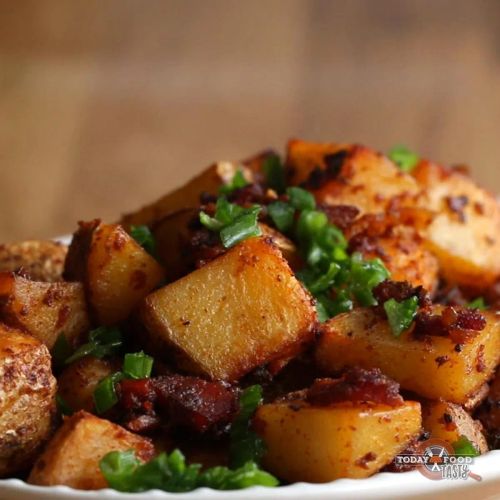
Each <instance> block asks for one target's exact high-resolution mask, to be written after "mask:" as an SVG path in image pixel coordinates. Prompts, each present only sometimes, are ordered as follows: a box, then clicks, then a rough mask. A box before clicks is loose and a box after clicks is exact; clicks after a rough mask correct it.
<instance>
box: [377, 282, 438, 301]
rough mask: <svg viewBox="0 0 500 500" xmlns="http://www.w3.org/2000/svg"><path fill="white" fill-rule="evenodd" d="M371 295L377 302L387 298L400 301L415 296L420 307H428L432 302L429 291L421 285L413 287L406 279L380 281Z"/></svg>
mask: <svg viewBox="0 0 500 500" xmlns="http://www.w3.org/2000/svg"><path fill="white" fill-rule="evenodd" d="M373 296H374V297H375V298H376V299H377V302H378V303H379V304H383V303H384V302H386V301H388V300H389V299H394V300H395V301H397V302H402V301H403V300H407V299H409V298H410V297H417V298H418V303H419V306H420V307H428V306H430V305H431V303H432V302H431V298H430V296H429V293H428V292H427V290H425V288H424V287H423V286H417V287H414V286H413V285H412V284H411V283H409V282H408V281H392V280H385V281H382V283H379V284H378V285H377V286H376V287H375V288H374V289H373Z"/></svg>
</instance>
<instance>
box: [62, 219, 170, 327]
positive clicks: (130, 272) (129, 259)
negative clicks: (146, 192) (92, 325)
mask: <svg viewBox="0 0 500 500" xmlns="http://www.w3.org/2000/svg"><path fill="white" fill-rule="evenodd" d="M64 272H65V277H66V279H69V280H76V281H82V282H83V283H84V285H85V291H86V295H87V301H88V303H89V305H90V308H91V312H92V313H93V314H94V315H95V319H96V322H97V323H98V324H100V325H113V324H116V323H119V322H120V321H122V320H124V319H126V318H127V317H128V316H129V315H130V313H131V312H132V311H133V310H134V309H135V307H136V306H137V305H138V304H139V302H140V301H141V300H142V299H143V298H144V297H145V296H146V295H147V294H148V293H149V292H150V291H151V290H153V289H154V288H155V287H156V286H157V285H158V284H159V283H160V282H161V281H162V280H163V278H164V272H163V268H162V267H161V266H160V264H158V262H156V260H155V259H154V258H153V257H151V256H150V255H149V254H148V253H147V252H146V251H145V250H144V249H143V248H142V247H141V246H140V245H139V244H138V243H137V242H136V241H135V240H134V239H133V238H132V237H131V236H129V235H128V234H127V233H126V232H125V230H124V229H123V228H122V227H121V226H119V225H117V224H102V223H101V222H100V221H92V222H88V223H80V228H79V229H78V231H77V232H76V233H75V235H74V237H73V241H72V243H71V246H70V248H69V252H68V258H67V259H66V267H65V271H64Z"/></svg>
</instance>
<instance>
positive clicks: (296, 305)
mask: <svg viewBox="0 0 500 500" xmlns="http://www.w3.org/2000/svg"><path fill="white" fill-rule="evenodd" d="M141 316H142V319H143V322H144V324H145V325H146V327H147V328H148V330H149V332H150V337H151V340H152V341H153V342H154V343H156V345H157V346H158V347H159V348H161V347H163V348H165V347H170V348H173V349H174V350H175V351H176V352H177V353H180V354H181V356H178V358H179V359H178V362H180V364H181V365H182V366H183V367H184V368H185V369H189V370H190V371H194V372H196V373H201V374H204V375H207V376H209V377H211V378H214V379H224V380H236V379H238V378H240V377H241V376H243V375H244V374H245V373H248V372H249V371H251V370H252V369H253V368H255V367H257V366H259V365H262V364H264V363H268V362H270V361H272V360H274V359H277V358H280V357H282V355H283V354H284V353H288V352H289V350H290V349H291V347H292V346H295V345H301V344H302V343H304V342H307V341H308V340H310V339H311V336H312V326H313V324H314V322H315V319H316V315H315V310H314V306H313V304H312V300H311V297H310V296H309V294H308V293H307V292H306V291H305V290H304V288H303V287H302V285H301V284H300V283H299V282H298V281H297V279H296V278H295V277H294V275H293V273H292V272H291V270H290V268H289V266H288V264H287V263H286V261H285V260H284V259H283V257H282V256H281V253H280V252H279V250H278V249H277V248H276V247H275V246H274V245H272V244H271V243H270V242H269V241H268V240H266V239H265V238H251V239H248V240H245V241H244V242H242V243H240V244H239V245H237V246H235V247H233V248H231V249H230V250H229V251H228V252H227V253H226V254H224V255H222V256H221V257H219V258H217V259H215V260H213V261H211V262H210V263H208V264H207V265H205V266H204V267H202V268H201V269H198V270H196V271H194V272H192V273H191V274H188V275H187V276H185V277H184V278H181V279H180V280H178V281H176V282H174V283H171V284H170V285H168V286H166V287H164V288H162V289H160V290H157V291H156V292H154V293H152V294H151V295H149V296H148V297H147V298H146V300H145V304H144V307H143V308H142V311H141Z"/></svg>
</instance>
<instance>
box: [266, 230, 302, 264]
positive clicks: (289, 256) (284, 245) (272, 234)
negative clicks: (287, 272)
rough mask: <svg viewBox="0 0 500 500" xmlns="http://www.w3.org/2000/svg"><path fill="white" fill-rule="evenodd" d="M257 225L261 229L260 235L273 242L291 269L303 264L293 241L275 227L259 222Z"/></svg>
mask: <svg viewBox="0 0 500 500" xmlns="http://www.w3.org/2000/svg"><path fill="white" fill-rule="evenodd" d="M259 226H260V229H261V231H262V236H264V237H266V238H269V239H270V240H271V241H272V242H273V245H275V246H276V247H277V248H278V249H279V250H280V252H281V254H282V255H283V257H284V258H285V259H286V260H287V262H288V264H289V265H290V267H291V268H292V269H294V270H296V269H298V268H299V267H301V266H303V264H304V263H303V261H302V258H301V257H300V255H299V251H298V250H297V247H296V246H295V244H294V243H293V241H291V240H289V239H288V238H287V237H286V236H284V235H283V234H282V233H280V232H279V231H277V230H276V229H273V228H272V227H269V226H268V225H267V224H263V223H260V224H259Z"/></svg>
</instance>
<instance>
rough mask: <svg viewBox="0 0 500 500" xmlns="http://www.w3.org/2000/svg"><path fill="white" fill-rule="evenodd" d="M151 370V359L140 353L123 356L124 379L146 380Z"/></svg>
mask: <svg viewBox="0 0 500 500" xmlns="http://www.w3.org/2000/svg"><path fill="white" fill-rule="evenodd" d="M152 368H153V358H152V357H151V356H148V355H147V354H144V353H143V352H142V351H140V352H134V353H129V354H125V358H124V360H123V373H124V375H125V376H126V377H129V378H134V379H141V378H148V377H149V376H150V375H151V370H152Z"/></svg>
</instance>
